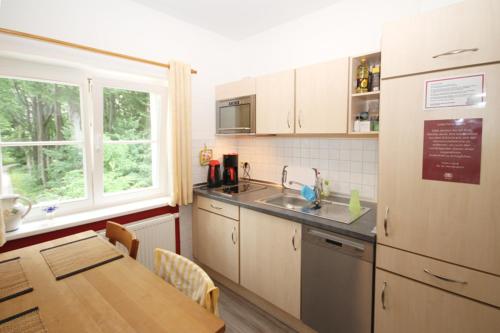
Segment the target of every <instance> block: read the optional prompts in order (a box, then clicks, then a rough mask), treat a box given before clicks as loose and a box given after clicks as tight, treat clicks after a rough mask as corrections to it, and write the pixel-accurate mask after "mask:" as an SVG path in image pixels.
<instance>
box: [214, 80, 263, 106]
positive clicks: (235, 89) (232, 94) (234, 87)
mask: <svg viewBox="0 0 500 333" xmlns="http://www.w3.org/2000/svg"><path fill="white" fill-rule="evenodd" d="M248 95H255V79H254V78H246V79H243V80H239V81H234V82H229V83H226V84H221V85H219V86H216V87H215V99H216V100H218V101H220V100H224V99H231V98H236V97H241V96H248Z"/></svg>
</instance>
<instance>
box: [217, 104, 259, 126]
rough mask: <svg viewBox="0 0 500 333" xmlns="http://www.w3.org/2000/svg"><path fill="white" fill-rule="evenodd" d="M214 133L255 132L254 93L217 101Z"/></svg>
mask: <svg viewBox="0 0 500 333" xmlns="http://www.w3.org/2000/svg"><path fill="white" fill-rule="evenodd" d="M215 113H216V116H215V117H216V119H215V121H216V128H217V130H216V134H255V95H250V96H243V97H237V98H233V99H226V100H221V101H217V103H216V111H215Z"/></svg>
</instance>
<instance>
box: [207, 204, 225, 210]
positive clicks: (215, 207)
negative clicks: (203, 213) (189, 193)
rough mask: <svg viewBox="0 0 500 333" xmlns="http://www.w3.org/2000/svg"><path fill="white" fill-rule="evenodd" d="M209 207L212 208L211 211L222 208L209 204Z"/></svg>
mask: <svg viewBox="0 0 500 333" xmlns="http://www.w3.org/2000/svg"><path fill="white" fill-rule="evenodd" d="M210 207H212V208H213V209H217V210H221V209H222V207H217V206H214V205H213V204H210Z"/></svg>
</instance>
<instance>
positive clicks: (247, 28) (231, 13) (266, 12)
mask: <svg viewBox="0 0 500 333" xmlns="http://www.w3.org/2000/svg"><path fill="white" fill-rule="evenodd" d="M134 1H136V2H139V3H142V4H143V5H146V6H148V7H150V8H153V9H155V10H158V11H161V12H163V13H166V14H168V15H170V16H174V17H176V18H178V19H181V20H183V21H186V22H189V23H191V24H194V25H197V26H200V27H202V28H205V29H207V30H212V31H214V32H216V33H219V34H221V35H223V36H226V37H229V38H232V39H235V40H238V39H243V38H246V37H249V36H251V35H254V34H257V33H259V32H262V31H265V30H267V29H269V28H272V27H274V26H277V25H279V24H282V23H285V22H287V21H291V20H293V19H296V18H298V17H300V16H303V15H306V14H309V13H311V12H314V11H317V10H319V9H321V8H324V7H327V6H329V5H331V4H333V3H335V2H337V1H339V0H134Z"/></svg>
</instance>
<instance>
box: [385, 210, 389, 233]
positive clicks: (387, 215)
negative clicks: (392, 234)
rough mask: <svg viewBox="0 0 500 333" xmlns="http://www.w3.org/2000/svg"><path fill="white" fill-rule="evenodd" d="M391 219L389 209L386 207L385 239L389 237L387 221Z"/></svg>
mask: <svg viewBox="0 0 500 333" xmlns="http://www.w3.org/2000/svg"><path fill="white" fill-rule="evenodd" d="M388 218H389V207H385V216H384V233H385V237H388V236H389V233H388V232H387V220H388Z"/></svg>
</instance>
